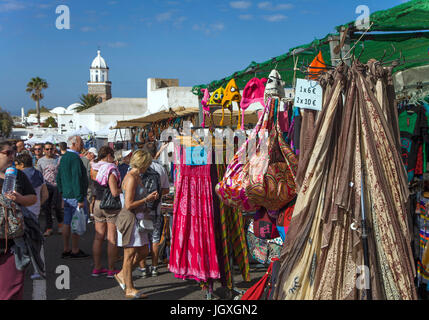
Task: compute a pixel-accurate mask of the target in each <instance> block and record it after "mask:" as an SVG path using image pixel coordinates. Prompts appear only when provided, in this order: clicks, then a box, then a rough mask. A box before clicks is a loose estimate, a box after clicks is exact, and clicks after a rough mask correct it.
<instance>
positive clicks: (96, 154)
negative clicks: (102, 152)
mask: <svg viewBox="0 0 429 320" xmlns="http://www.w3.org/2000/svg"><path fill="white" fill-rule="evenodd" d="M88 152H90V153H93V154H94V156H96V157H98V152H97V149H95V148H89V150H88Z"/></svg>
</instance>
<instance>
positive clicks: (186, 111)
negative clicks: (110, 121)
mask: <svg viewBox="0 0 429 320" xmlns="http://www.w3.org/2000/svg"><path fill="white" fill-rule="evenodd" d="M198 113H199V109H198V108H185V107H178V108H173V109H170V110H163V111H160V112H157V113H153V114H148V115H144V116H143V117H140V118H136V119H131V120H126V121H118V122H117V124H116V127H115V128H116V129H118V128H132V127H140V126H143V125H145V124H148V123H153V122H157V121H162V120H166V119H170V118H178V117H184V116H188V115H191V114H198Z"/></svg>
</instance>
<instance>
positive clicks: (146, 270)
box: [139, 267, 150, 278]
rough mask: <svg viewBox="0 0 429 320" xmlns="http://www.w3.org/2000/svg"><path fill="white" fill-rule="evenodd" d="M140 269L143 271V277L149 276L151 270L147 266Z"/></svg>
mask: <svg viewBox="0 0 429 320" xmlns="http://www.w3.org/2000/svg"><path fill="white" fill-rule="evenodd" d="M139 270H140V271H141V273H142V275H141V277H142V278H147V277H149V275H150V274H149V270H148V269H147V268H140V267H139Z"/></svg>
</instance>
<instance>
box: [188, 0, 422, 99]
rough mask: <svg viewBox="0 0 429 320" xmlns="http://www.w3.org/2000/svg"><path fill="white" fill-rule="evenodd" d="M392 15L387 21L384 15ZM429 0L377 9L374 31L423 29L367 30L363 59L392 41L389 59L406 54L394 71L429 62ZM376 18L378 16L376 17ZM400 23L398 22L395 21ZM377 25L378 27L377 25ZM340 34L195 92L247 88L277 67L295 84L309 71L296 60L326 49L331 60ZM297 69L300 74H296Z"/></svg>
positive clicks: (308, 59) (379, 54) (196, 88)
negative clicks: (231, 85)
mask: <svg viewBox="0 0 429 320" xmlns="http://www.w3.org/2000/svg"><path fill="white" fill-rule="evenodd" d="M387 16H388V17H389V18H388V19H387V20H386V21H385V22H383V21H384V20H383V19H384V17H387ZM428 17H429V2H428V1H427V0H413V1H409V2H407V3H404V4H401V5H399V6H396V7H393V8H391V9H388V10H383V11H377V12H374V13H373V14H372V15H371V22H374V25H373V27H371V30H370V31H389V30H390V31H393V30H396V31H414V30H422V32H412V33H402V34H401V33H396V34H395V33H388V34H366V35H365V37H364V38H363V40H365V41H364V45H365V50H364V51H363V53H362V55H361V57H360V59H359V60H360V61H361V62H362V63H366V62H367V61H368V60H369V59H373V58H375V59H380V58H381V57H382V56H383V55H384V51H385V50H386V51H387V55H390V54H391V53H392V52H393V49H392V45H393V46H394V47H395V49H396V52H395V53H394V54H393V55H391V56H390V57H389V60H394V59H397V58H399V56H400V52H401V51H402V54H403V56H404V58H405V63H403V64H401V65H399V66H397V67H395V68H394V69H393V72H394V73H395V72H398V71H401V70H406V69H409V68H414V67H417V66H422V65H427V64H429V59H428V48H429V32H424V31H426V30H428V29H429V19H428ZM373 18H374V20H372V19H373ZM394 23H396V25H394ZM374 28H375V29H374ZM337 35H338V34H328V35H326V36H325V37H324V38H322V39H316V40H314V41H312V42H310V43H307V44H304V45H301V46H297V47H294V48H291V49H290V50H289V51H288V53H285V54H282V55H280V56H277V57H274V58H272V59H270V60H267V61H264V62H260V63H257V62H255V61H252V62H251V64H250V65H249V66H248V67H246V68H245V69H243V70H241V71H237V72H234V73H233V74H232V75H230V76H228V77H225V78H223V79H221V80H215V81H212V82H210V83H208V84H201V85H197V86H194V87H193V88H192V92H193V93H194V94H195V95H198V96H200V97H202V92H201V89H205V88H207V89H209V91H210V92H213V91H215V90H216V89H218V88H220V87H224V88H225V86H226V85H227V83H228V82H229V81H230V80H231V79H233V78H234V79H235V81H236V83H237V85H238V87H239V89H240V90H242V89H244V87H245V86H246V84H247V83H248V82H249V80H250V79H252V78H253V77H255V75H257V77H258V78H264V77H265V78H266V77H268V75H269V73H270V72H271V70H273V69H277V70H279V72H280V75H281V77H282V79H283V80H284V81H285V86H287V87H292V85H293V83H292V81H293V79H294V75H295V76H296V77H297V78H304V77H305V75H304V74H303V73H302V72H301V71H299V70H294V66H295V64H294V63H295V61H296V60H298V68H299V67H300V66H301V65H303V64H304V65H308V64H309V63H310V62H311V61H312V60H313V59H314V57H315V56H316V55H317V54H318V53H319V51H321V52H322V56H323V59H324V60H325V61H327V62H328V61H330V60H331V52H330V47H329V41H330V39H331V38H332V37H333V36H337ZM359 37H360V35H359V33H355V34H354V35H353V36H352V38H351V43H350V46H351V47H352V46H353V45H354V44H355V43H356V42H357V41H358V39H359ZM361 50H362V47H361V45H360V43H359V44H358V45H357V47H356V52H355V54H356V56H358V55H359V54H360V53H361ZM295 72H296V74H295Z"/></svg>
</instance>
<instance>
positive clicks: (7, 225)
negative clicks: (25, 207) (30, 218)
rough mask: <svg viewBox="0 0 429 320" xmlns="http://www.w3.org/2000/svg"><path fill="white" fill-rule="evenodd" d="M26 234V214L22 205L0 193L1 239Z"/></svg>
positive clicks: (14, 237)
mask: <svg viewBox="0 0 429 320" xmlns="http://www.w3.org/2000/svg"><path fill="white" fill-rule="evenodd" d="M22 236H24V215H23V213H22V210H21V207H20V206H19V205H16V204H15V203H14V202H13V201H12V200H9V199H8V198H6V197H5V196H4V195H3V194H0V239H5V240H6V249H5V250H7V240H10V239H16V238H20V237H22Z"/></svg>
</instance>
